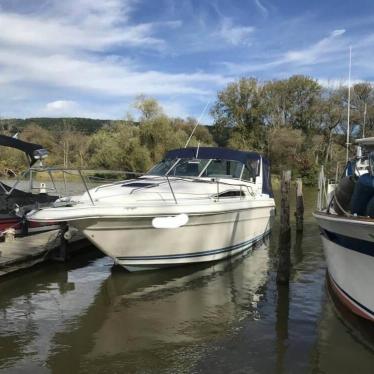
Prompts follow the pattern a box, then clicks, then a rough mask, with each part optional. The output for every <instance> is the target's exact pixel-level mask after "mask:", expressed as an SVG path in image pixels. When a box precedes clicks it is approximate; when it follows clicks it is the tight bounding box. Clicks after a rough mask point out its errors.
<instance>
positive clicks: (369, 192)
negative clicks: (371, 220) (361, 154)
mask: <svg viewBox="0 0 374 374" xmlns="http://www.w3.org/2000/svg"><path fill="white" fill-rule="evenodd" d="M373 197H374V177H372V176H371V175H370V174H369V173H368V174H364V175H361V176H360V178H359V179H358V182H357V183H356V185H355V188H354V191H353V195H352V200H351V209H352V213H353V214H357V215H358V216H366V212H367V207H368V204H369V202H370V200H371V199H372V198H373Z"/></svg>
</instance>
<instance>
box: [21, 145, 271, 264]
mask: <svg viewBox="0 0 374 374" xmlns="http://www.w3.org/2000/svg"><path fill="white" fill-rule="evenodd" d="M274 208H275V204H274V198H273V193H272V189H271V182H270V170H269V162H268V161H267V160H266V159H265V158H263V157H262V156H261V155H260V154H258V153H256V152H241V151H235V150H230V149H226V148H214V147H198V148H182V149H176V150H172V151H169V152H167V154H166V156H165V158H164V160H163V161H161V162H160V163H159V164H157V165H155V166H154V167H153V168H152V169H151V170H150V171H149V172H148V173H147V174H146V175H144V176H142V177H139V178H137V179H133V180H127V181H121V182H118V183H114V184H110V185H103V186H100V187H97V188H94V189H91V190H87V191H86V192H85V193H84V194H83V195H82V196H75V197H71V198H69V199H62V200H58V201H57V202H56V203H55V204H54V206H53V207H49V208H45V209H40V210H35V211H33V212H31V213H30V214H29V215H28V219H29V220H31V221H37V222H48V221H59V222H61V221H63V222H68V223H69V226H70V227H73V228H75V229H78V230H81V231H82V232H83V234H84V235H85V236H86V237H87V238H88V239H89V240H90V241H91V242H92V243H93V244H94V245H95V246H97V247H98V248H99V249H101V250H102V251H103V252H104V253H105V254H107V255H108V256H110V257H112V258H113V259H114V261H115V262H116V263H117V264H119V265H122V266H123V267H125V268H126V269H128V270H130V271H135V270H147V269H155V268H161V267H165V266H175V265H181V264H189V263H197V262H206V261H216V260H220V259H223V258H226V257H229V256H232V255H235V254H238V253H240V252H243V251H245V250H248V249H250V248H251V247H252V246H253V244H254V243H256V242H258V241H260V240H261V239H262V238H263V237H265V236H266V235H267V234H268V233H269V231H270V228H271V218H272V216H273V215H274Z"/></svg>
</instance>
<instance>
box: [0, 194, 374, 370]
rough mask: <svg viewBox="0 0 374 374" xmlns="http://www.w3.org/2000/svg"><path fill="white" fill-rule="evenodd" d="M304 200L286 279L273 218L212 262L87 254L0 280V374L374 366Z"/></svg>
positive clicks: (362, 326)
mask: <svg viewBox="0 0 374 374" xmlns="http://www.w3.org/2000/svg"><path fill="white" fill-rule="evenodd" d="M313 206H314V196H313V195H312V194H311V193H308V194H307V195H306V213H305V230H304V235H303V236H302V237H297V238H296V237H295V235H294V236H293V247H292V262H293V264H294V267H293V272H292V281H291V283H290V287H284V286H283V287H277V285H276V283H275V275H276V274H275V271H274V269H275V255H276V249H277V245H276V244H277V229H278V228H277V225H276V226H275V228H274V231H273V236H272V237H271V239H270V242H267V243H264V244H262V245H260V246H258V248H257V249H256V250H255V251H254V252H253V253H250V254H248V255H246V256H241V257H238V258H235V259H231V260H229V261H222V262H218V263H215V264H214V265H212V264H211V265H199V266H188V267H182V268H175V269H167V270H162V271H153V272H144V273H133V274H129V273H126V272H125V271H124V270H122V269H118V268H115V267H113V266H112V264H113V263H112V260H111V259H109V258H108V257H103V256H100V255H99V254H98V253H97V252H95V251H92V253H91V254H89V255H84V256H83V255H82V256H79V257H77V258H75V259H73V260H72V261H71V262H70V263H69V264H66V265H64V264H51V265H50V266H42V267H40V268H38V269H36V270H32V271H28V272H26V273H22V274H16V275H14V276H12V277H11V278H7V279H6V280H5V279H4V280H2V281H1V282H0V294H1V297H0V372H4V373H23V372H24V373H26V372H27V373H30V372H32V373H34V372H35V373H76V372H81V373H135V372H139V373H353V372H355V373H373V372H374V334H373V326H371V325H370V324H367V323H363V322H362V321H360V320H359V319H358V318H356V317H354V316H352V315H351V314H350V313H348V312H347V311H346V310H345V309H344V308H342V307H341V306H340V305H339V304H337V303H335V302H334V300H333V299H332V297H331V296H330V294H329V292H328V290H327V287H326V284H325V271H326V268H325V262H324V258H323V253H322V247H321V242H320V239H319V235H318V228H317V226H316V224H315V222H314V221H313V218H312V217H311V210H312V208H313ZM293 233H294V231H293Z"/></svg>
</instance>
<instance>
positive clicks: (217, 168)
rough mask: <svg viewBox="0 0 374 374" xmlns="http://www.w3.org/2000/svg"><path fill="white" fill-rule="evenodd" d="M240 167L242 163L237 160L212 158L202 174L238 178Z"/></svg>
mask: <svg viewBox="0 0 374 374" xmlns="http://www.w3.org/2000/svg"><path fill="white" fill-rule="evenodd" d="M242 168H243V164H242V163H241V162H239V161H230V160H212V162H211V163H210V164H209V165H208V167H207V168H206V170H205V171H204V174H203V175H202V176H203V177H216V178H237V179H239V178H240V174H241V172H242Z"/></svg>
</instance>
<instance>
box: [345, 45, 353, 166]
mask: <svg viewBox="0 0 374 374" xmlns="http://www.w3.org/2000/svg"><path fill="white" fill-rule="evenodd" d="M351 68H352V47H349V71H348V114H347V143H346V146H347V162H348V159H349V144H350V143H349V132H350V128H349V119H350V118H349V116H350V114H351Z"/></svg>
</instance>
